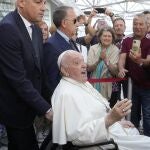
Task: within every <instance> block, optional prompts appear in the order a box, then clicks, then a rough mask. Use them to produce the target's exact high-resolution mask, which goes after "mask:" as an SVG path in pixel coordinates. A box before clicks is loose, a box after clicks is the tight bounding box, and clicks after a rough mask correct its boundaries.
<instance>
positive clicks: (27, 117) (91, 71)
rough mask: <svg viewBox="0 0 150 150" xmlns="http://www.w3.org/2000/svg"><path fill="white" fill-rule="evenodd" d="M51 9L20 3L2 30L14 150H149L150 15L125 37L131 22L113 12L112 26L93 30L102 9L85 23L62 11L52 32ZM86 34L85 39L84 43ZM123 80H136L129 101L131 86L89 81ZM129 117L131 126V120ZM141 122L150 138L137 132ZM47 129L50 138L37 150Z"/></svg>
mask: <svg viewBox="0 0 150 150" xmlns="http://www.w3.org/2000/svg"><path fill="white" fill-rule="evenodd" d="M45 9H46V0H41V1H35V0H16V9H15V10H14V11H12V12H10V13H9V14H7V15H6V16H5V17H4V18H3V19H2V20H1V22H0V72H1V73H0V123H1V124H2V125H0V127H1V126H2V127H1V129H3V130H4V127H5V130H6V132H7V138H8V150H39V149H40V150H46V147H47V145H48V143H49V142H50V141H51V140H52V141H53V143H55V144H59V145H64V144H67V142H68V141H69V142H72V143H73V144H74V145H89V144H93V143H98V142H103V141H106V140H109V139H110V138H113V139H114V141H115V142H116V143H117V144H118V147H119V149H120V150H125V149H127V150H134V149H135V150H142V149H144V150H149V149H150V12H149V11H145V12H141V13H140V14H137V15H135V16H134V18H133V29H132V31H133V34H130V35H125V29H126V23H125V20H124V19H123V18H121V17H119V16H118V17H116V16H115V15H114V13H113V12H112V11H110V10H109V9H107V8H106V9H105V12H104V14H105V15H107V16H109V17H110V18H111V20H112V24H113V26H112V27H110V26H108V24H107V23H106V24H103V25H101V24H99V25H97V27H98V28H94V26H95V25H94V26H92V24H91V22H92V19H93V17H95V16H96V14H97V13H98V11H97V10H96V9H93V10H92V11H91V13H90V15H89V16H88V17H87V16H85V15H80V16H77V15H76V13H75V10H74V8H73V7H71V6H60V7H58V8H56V10H55V11H54V13H53V16H52V20H53V24H52V26H51V27H50V28H49V27H48V25H47V24H46V23H45V22H44V21H43V16H44V11H45ZM33 10H34V11H33ZM97 22H98V21H97ZM97 22H96V23H97ZM80 26H84V28H85V33H86V34H85V36H81V37H79V35H78V28H79V27H80ZM49 32H50V33H51V34H50V35H49ZM125 77H130V78H131V80H132V85H133V88H132V98H131V100H129V99H127V90H128V85H127V81H124V80H123V81H120V82H104V83H103V82H96V83H92V84H90V83H89V82H88V81H87V80H88V78H92V79H108V78H114V79H116V78H125ZM121 90H122V91H123V100H121V98H122V97H121ZM129 113H131V120H130V121H131V122H130V121H126V120H125V117H126V116H127V115H128V114H129ZM141 120H142V127H143V133H142V134H144V135H140V133H139V132H138V129H139V127H140V122H141ZM47 121H48V122H49V123H47ZM41 122H42V126H47V127H48V128H49V134H48V135H47V137H46V138H45V140H44V141H43V143H42V145H41V147H39V145H38V141H37V137H36V136H37V132H39V124H40V123H41ZM51 124H52V126H51ZM51 128H52V129H51ZM55 144H54V147H57V145H55ZM90 149H92V150H96V149H99V148H98V147H94V148H90Z"/></svg>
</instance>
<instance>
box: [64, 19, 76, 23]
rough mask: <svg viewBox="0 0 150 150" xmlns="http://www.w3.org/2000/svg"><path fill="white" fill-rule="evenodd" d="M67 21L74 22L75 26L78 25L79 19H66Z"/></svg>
mask: <svg viewBox="0 0 150 150" xmlns="http://www.w3.org/2000/svg"><path fill="white" fill-rule="evenodd" d="M65 20H68V21H72V22H73V24H76V22H77V19H76V18H75V19H68V18H66V19H65Z"/></svg>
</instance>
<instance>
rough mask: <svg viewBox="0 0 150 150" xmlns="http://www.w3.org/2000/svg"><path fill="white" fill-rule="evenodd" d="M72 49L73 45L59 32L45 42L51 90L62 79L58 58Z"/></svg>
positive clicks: (46, 64)
mask: <svg viewBox="0 0 150 150" xmlns="http://www.w3.org/2000/svg"><path fill="white" fill-rule="evenodd" d="M70 49H72V47H71V45H70V44H69V43H68V42H67V41H66V40H65V39H64V38H63V37H62V36H61V35H60V34H59V33H58V32H56V33H54V34H53V35H52V36H51V37H50V38H49V39H48V41H47V42H46V43H45V44H44V62H45V66H46V72H47V74H48V80H49V86H50V87H51V92H53V91H54V89H55V88H56V86H57V84H58V83H59V81H60V79H61V75H60V73H59V69H58V66H57V59H58V57H59V55H60V54H61V53H62V52H64V51H66V50H70Z"/></svg>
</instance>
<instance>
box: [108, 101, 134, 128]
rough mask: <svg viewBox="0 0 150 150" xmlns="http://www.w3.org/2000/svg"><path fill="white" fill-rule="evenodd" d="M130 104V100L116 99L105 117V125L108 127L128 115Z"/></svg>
mask: <svg viewBox="0 0 150 150" xmlns="http://www.w3.org/2000/svg"><path fill="white" fill-rule="evenodd" d="M131 106H132V103H131V100H128V99H123V100H121V101H118V102H117V103H116V104H115V106H114V107H113V108H112V109H111V110H110V112H109V113H108V115H107V116H106V118H105V124H106V127H107V128H108V127H109V126H111V125H112V124H114V123H115V122H117V121H120V120H121V119H122V118H123V117H125V116H126V115H128V114H129V113H130V112H131Z"/></svg>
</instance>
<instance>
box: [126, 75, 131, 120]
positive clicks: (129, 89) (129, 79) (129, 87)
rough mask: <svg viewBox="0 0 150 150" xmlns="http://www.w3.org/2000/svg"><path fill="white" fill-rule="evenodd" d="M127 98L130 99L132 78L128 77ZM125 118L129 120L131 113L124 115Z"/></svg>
mask: <svg viewBox="0 0 150 150" xmlns="http://www.w3.org/2000/svg"><path fill="white" fill-rule="evenodd" d="M128 99H132V80H131V78H130V77H129V78H128ZM126 119H127V120H131V114H129V115H127V116H126Z"/></svg>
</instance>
